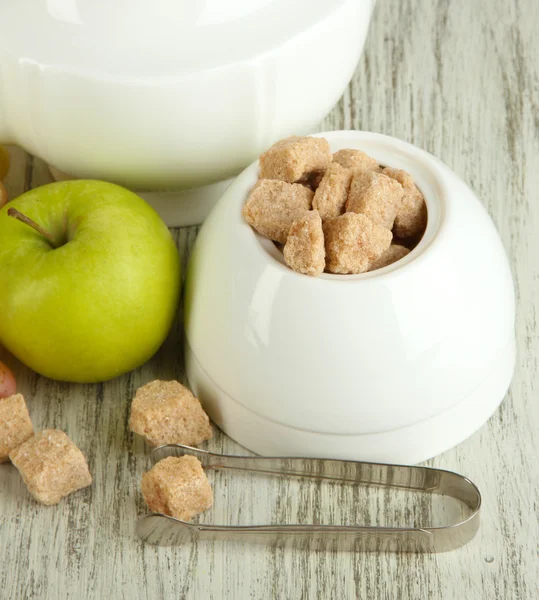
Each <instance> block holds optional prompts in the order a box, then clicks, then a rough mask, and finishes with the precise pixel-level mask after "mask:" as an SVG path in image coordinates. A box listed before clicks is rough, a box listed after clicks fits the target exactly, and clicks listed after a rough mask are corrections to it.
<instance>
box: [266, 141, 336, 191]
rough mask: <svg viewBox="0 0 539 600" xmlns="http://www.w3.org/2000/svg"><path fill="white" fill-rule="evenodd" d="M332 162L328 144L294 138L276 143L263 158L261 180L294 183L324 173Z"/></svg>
mask: <svg viewBox="0 0 539 600" xmlns="http://www.w3.org/2000/svg"><path fill="white" fill-rule="evenodd" d="M330 162H331V151H330V149H329V144H328V142H327V140H325V139H324V138H318V137H299V136H296V135H293V136H292V137H288V138H285V139H284V140H280V141H279V142H276V143H275V144H273V146H272V147H271V148H270V149H269V150H267V151H266V152H264V154H261V155H260V159H259V163H260V178H261V179H279V180H280V181H286V182H287V183H294V182H297V181H300V180H302V179H305V178H307V177H308V176H309V175H310V174H312V173H317V172H323V171H325V170H326V169H327V167H328V166H329V163H330Z"/></svg>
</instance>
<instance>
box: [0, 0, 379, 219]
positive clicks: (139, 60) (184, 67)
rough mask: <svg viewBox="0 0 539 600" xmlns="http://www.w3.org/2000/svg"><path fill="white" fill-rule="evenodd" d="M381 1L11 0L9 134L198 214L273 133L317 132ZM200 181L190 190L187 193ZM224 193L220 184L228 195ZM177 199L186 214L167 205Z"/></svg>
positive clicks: (4, 106)
mask: <svg viewBox="0 0 539 600" xmlns="http://www.w3.org/2000/svg"><path fill="white" fill-rule="evenodd" d="M373 4H374V0H294V1H293V2H290V0H152V1H151V2H149V1H148V0H129V2H127V1H126V0H106V1H105V0H77V1H76V2H75V1H74V0H70V1H67V0H2V1H1V2H0V30H1V31H0V143H2V142H4V143H10V142H11V143H16V144H19V145H20V146H23V147H24V148H25V149H26V150H27V151H28V152H30V153H32V154H34V155H35V156H38V157H40V158H42V159H44V160H46V161H47V162H48V163H49V164H50V165H51V166H52V167H53V169H52V171H53V175H54V176H55V177H57V178H58V177H63V174H64V173H66V174H68V176H69V177H75V178H92V179H103V180H106V181H112V182H115V183H119V184H122V185H126V186H128V187H130V188H131V189H134V190H136V191H146V192H148V191H150V192H155V191H156V190H174V192H168V194H166V193H165V192H162V193H161V194H158V195H156V194H154V195H152V196H150V197H148V196H145V197H146V198H147V199H148V200H149V201H150V202H151V203H152V204H154V206H156V208H157V209H158V210H159V211H160V212H161V214H162V215H163V217H164V218H165V219H166V221H167V223H168V224H169V225H178V224H188V223H190V222H193V221H198V222H200V221H201V219H202V217H203V216H204V213H205V211H206V206H203V210H202V211H200V210H198V212H197V208H198V207H197V202H198V201H199V200H200V201H201V202H203V203H205V204H206V205H209V204H211V201H212V199H213V198H214V196H215V193H216V192H217V193H218V192H219V188H210V189H207V187H206V186H208V185H210V184H213V183H215V182H219V181H223V180H227V179H228V178H230V177H232V176H233V175H236V174H237V173H238V172H239V171H241V170H242V169H243V168H245V167H246V166H247V165H248V164H249V163H250V162H251V161H252V160H254V159H255V157H256V156H258V155H259V154H260V153H261V152H262V151H263V150H264V149H265V148H266V147H268V146H269V145H270V144H271V143H273V142H274V141H275V140H277V139H279V138H281V137H285V136H287V135H291V134H292V133H301V132H306V131H312V130H313V129H314V128H315V126H316V125H317V124H318V123H319V121H320V120H321V119H322V118H323V117H324V116H325V115H326V114H327V113H328V112H329V110H330V109H331V108H332V107H333V105H334V104H335V103H336V102H337V100H338V99H339V97H340V95H341V94H342V92H343V90H344V88H345V87H346V85H347V83H348V82H349V80H350V78H351V76H352V73H353V71H354V69H355V67H356V64H357V61H358V59H359V56H360V54H361V51H362V49H363V44H364V42H365V37H366V34H367V30H368V26H369V21H370V17H371V12H372V7H373ZM199 186H200V187H202V188H203V191H202V192H201V194H200V195H199V196H197V197H195V196H194V195H193V193H189V194H187V195H185V194H183V195H182V194H179V195H178V194H177V191H178V190H185V189H191V188H195V189H198V188H199ZM221 193H222V191H221ZM175 199H179V200H180V201H181V203H182V204H191V205H192V206H191V207H190V209H189V210H190V211H191V214H190V215H183V216H182V215H181V214H180V215H178V214H176V212H175V211H174V210H171V209H170V207H168V206H167V203H168V202H169V201H170V200H175Z"/></svg>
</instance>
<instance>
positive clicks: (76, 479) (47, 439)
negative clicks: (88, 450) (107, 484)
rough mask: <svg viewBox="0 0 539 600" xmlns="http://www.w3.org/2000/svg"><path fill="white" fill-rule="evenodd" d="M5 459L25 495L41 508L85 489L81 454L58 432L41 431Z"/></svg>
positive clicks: (89, 478)
mask: <svg viewBox="0 0 539 600" xmlns="http://www.w3.org/2000/svg"><path fill="white" fill-rule="evenodd" d="M9 458H10V459H11V462H12V463H13V464H14V465H15V467H17V469H18V470H19V473H20V474H21V476H22V478H23V480H24V483H25V484H26V486H27V488H28V491H29V492H30V493H31V494H32V496H33V497H34V498H35V499H36V500H37V501H38V502H42V503H43V504H48V505H50V504H58V502H60V500H61V499H62V498H64V497H65V496H68V495H69V494H72V493H73V492H76V491H77V490H80V489H82V488H85V487H88V486H89V485H91V483H92V476H91V475H90V471H89V470H88V464H87V463H86V459H85V458H84V455H83V454H82V452H81V451H80V450H79V448H77V446H76V445H75V444H74V443H73V442H72V441H71V439H70V438H69V437H68V436H67V435H66V434H65V433H64V432H63V431H60V430H59V429H45V431H42V432H41V433H38V434H37V435H35V436H33V437H31V438H29V439H28V440H27V441H26V442H24V443H23V444H21V445H20V446H18V447H17V448H15V450H13V451H12V452H11V453H10V455H9Z"/></svg>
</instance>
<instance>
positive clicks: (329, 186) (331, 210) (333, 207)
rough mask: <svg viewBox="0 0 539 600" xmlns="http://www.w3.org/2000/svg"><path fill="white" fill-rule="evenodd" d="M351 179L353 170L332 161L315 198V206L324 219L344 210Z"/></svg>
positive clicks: (337, 214)
mask: <svg viewBox="0 0 539 600" xmlns="http://www.w3.org/2000/svg"><path fill="white" fill-rule="evenodd" d="M351 181H352V171H350V170H349V169H345V168H344V167H341V165H340V164H338V163H331V165H330V166H329V167H328V169H327V171H326V172H325V174H324V176H323V177H322V180H321V181H320V184H319V186H318V188H317V189H316V192H315V193H314V198H313V208H315V209H316V210H318V212H319V213H320V217H321V218H322V220H323V221H325V220H326V219H330V218H332V217H338V216H339V215H341V214H342V213H343V212H344V206H345V204H346V200H347V199H348V191H349V189H350V183H351Z"/></svg>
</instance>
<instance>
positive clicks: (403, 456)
mask: <svg viewBox="0 0 539 600" xmlns="http://www.w3.org/2000/svg"><path fill="white" fill-rule="evenodd" d="M321 135H324V136H325V137H326V138H327V139H328V140H329V142H330V144H331V146H332V149H333V151H336V150H338V149H341V148H346V147H350V148H360V149H362V150H364V151H366V152H367V153H369V154H371V155H372V156H374V157H376V158H377V159H378V161H379V162H380V163H381V164H384V165H391V166H394V167H398V168H403V169H405V170H407V171H409V172H410V173H411V174H412V175H413V177H414V179H415V181H416V182H417V185H418V186H419V187H420V189H421V190H422V191H423V193H424V195H425V198H426V201H427V207H428V213H429V219H428V226H427V230H426V232H425V235H424V237H423V239H422V241H421V242H420V243H419V245H418V246H417V247H416V248H415V249H414V250H413V251H412V252H411V253H410V254H409V255H408V256H407V257H405V258H404V259H402V260H401V261H399V262H398V263H395V264H394V265H390V266H389V267H386V268H384V269H380V270H378V271H375V272H372V273H366V274H362V275H345V276H343V275H341V276H338V275H330V274H326V275H323V276H321V277H319V278H310V277H308V276H305V275H300V274H297V273H295V272H293V271H291V270H290V269H289V268H288V267H287V266H286V265H285V264H283V261H282V255H281V254H280V252H279V251H278V250H277V249H276V248H275V246H274V245H273V244H272V243H271V242H269V241H267V240H265V239H262V238H261V237H260V236H258V235H257V234H255V233H254V231H253V230H252V229H251V228H250V227H249V226H248V225H247V224H246V223H245V222H244V221H243V218H242V214H241V209H242V206H243V203H244V202H245V199H246V198H247V195H248V193H249V190H250V189H251V188H252V186H253V185H254V183H255V181H256V179H257V175H258V166H257V164H256V163H255V164H253V165H251V166H250V167H249V168H247V169H246V170H245V171H244V172H243V173H242V174H241V175H240V176H239V177H238V179H237V180H236V181H235V182H234V183H233V184H232V185H231V186H230V188H229V189H228V190H227V192H225V194H224V196H223V197H222V199H221V200H220V202H219V203H218V205H217V206H216V208H215V209H214V211H213V212H212V213H211V215H210V217H209V218H208V219H207V221H206V223H205V224H204V225H203V227H202V229H201V232H200V234H199V237H198V239H197V242H196V245H195V248H194V251H193V255H192V258H191V261H190V265H189V270H188V277H187V287H186V310H185V331H186V338H187V348H186V355H187V365H188V374H189V381H190V383H191V385H192V387H193V388H194V390H195V393H197V394H199V396H200V398H201V400H202V402H203V403H204V405H205V407H206V408H207V409H208V411H209V414H210V416H211V417H212V419H213V420H214V421H215V422H216V423H217V424H218V425H219V427H221V428H222V429H223V430H224V431H225V432H226V433H228V434H229V435H230V436H231V437H233V438H234V439H235V440H236V441H238V442H239V443H241V444H243V445H245V446H247V447H248V448H250V449H251V450H253V451H255V452H259V453H263V454H284V455H287V454H290V455H297V454H299V455H306V456H317V455H319V456H327V457H339V458H350V459H357V460H369V461H371V460H372V461H381V462H397V463H398V462H405V463H416V462H419V461H422V460H425V459H427V458H429V457H431V456H433V455H435V454H438V453H440V452H442V451H444V450H446V449H448V448H449V447H451V446H453V445H455V444H457V443H458V442H460V441H462V440H463V439H464V438H466V437H467V436H469V435H470V434H471V433H472V432H473V431H475V430H476V429H477V428H478V427H479V426H480V425H482V424H483V423H484V422H485V421H486V420H487V419H488V417H489V416H490V415H491V414H492V412H493V411H494V410H495V408H496V407H497V406H498V404H499V403H500V402H501V400H502V399H503V397H504V395H505V393H506V391H507V388H508V386H509V383H510V380H511V377H512V373H513V368H514V360H515V357H514V353H515V350H514V316H515V306H514V293H513V284H512V278H511V273H510V270H509V267H508V262H507V259H506V256H505V252H504V249H503V246H502V244H501V241H500V239H499V236H498V234H497V232H496V230H495V228H494V226H493V224H492V222H491V220H490V218H489V216H488V214H487V213H486V211H485V210H484V208H483V206H482V205H481V203H480V202H479V200H478V199H477V197H476V196H475V195H474V193H473V192H472V191H471V190H470V188H469V187H468V186H466V185H465V184H464V183H463V182H462V181H461V180H460V179H459V178H458V177H457V176H456V175H455V173H453V172H452V171H451V170H450V169H449V168H448V167H446V166H445V165H444V164H442V163H441V162H440V161H439V160H437V159H436V158H434V157H433V156H432V155H430V154H428V153H427V152H424V151H423V150H420V149H419V148H416V147H414V146H412V145H410V144H407V143H405V142H403V141H400V140H397V139H395V138H391V137H387V136H383V135H380V134H374V133H368V132H357V131H347V132H343V131H341V132H329V133H326V134H321Z"/></svg>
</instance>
